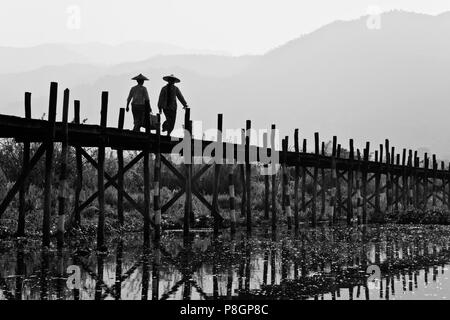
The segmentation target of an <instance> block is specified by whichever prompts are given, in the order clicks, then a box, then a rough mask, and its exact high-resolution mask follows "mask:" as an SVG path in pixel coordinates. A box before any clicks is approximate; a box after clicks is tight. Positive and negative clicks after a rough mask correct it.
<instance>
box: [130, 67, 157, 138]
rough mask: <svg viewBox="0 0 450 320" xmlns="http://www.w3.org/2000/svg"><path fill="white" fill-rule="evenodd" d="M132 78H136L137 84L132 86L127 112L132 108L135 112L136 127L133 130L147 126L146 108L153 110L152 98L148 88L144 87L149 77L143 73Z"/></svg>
mask: <svg viewBox="0 0 450 320" xmlns="http://www.w3.org/2000/svg"><path fill="white" fill-rule="evenodd" d="M131 80H136V81H137V85H135V86H134V87H132V88H131V90H130V94H129V95H128V99H127V109H126V110H127V112H128V111H129V110H130V102H131V111H132V112H133V120H134V127H133V131H140V130H141V127H144V126H145V108H149V109H150V112H152V108H151V106H150V98H149V96H148V91H147V88H146V87H144V81H146V80H148V78H147V77H145V76H143V75H142V74H141V73H140V74H139V75H137V76H136V77H134V78H132V79H131Z"/></svg>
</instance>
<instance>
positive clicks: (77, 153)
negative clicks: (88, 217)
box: [73, 100, 83, 226]
mask: <svg viewBox="0 0 450 320" xmlns="http://www.w3.org/2000/svg"><path fill="white" fill-rule="evenodd" d="M73 108H74V123H76V124H80V101H78V100H75V101H74V105H73ZM80 149H81V147H80V146H75V162H76V167H77V179H76V183H75V210H74V212H75V215H74V216H75V218H74V220H75V225H76V226H80V224H81V210H80V204H81V201H80V195H81V190H82V188H83V161H82V157H81V150H80Z"/></svg>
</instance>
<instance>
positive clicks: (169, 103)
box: [158, 74, 188, 136]
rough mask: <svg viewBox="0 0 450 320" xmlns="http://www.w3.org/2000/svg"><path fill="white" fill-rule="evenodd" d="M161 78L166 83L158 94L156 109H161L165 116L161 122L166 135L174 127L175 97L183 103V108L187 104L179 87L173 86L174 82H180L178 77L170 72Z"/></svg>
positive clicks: (175, 114)
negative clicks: (164, 119)
mask: <svg viewBox="0 0 450 320" xmlns="http://www.w3.org/2000/svg"><path fill="white" fill-rule="evenodd" d="M163 80H165V81H167V82H168V83H167V85H165V86H164V87H163V88H162V89H161V93H160V94H159V101H158V109H159V112H160V113H161V110H162V111H163V112H164V116H165V117H166V121H164V123H163V124H162V131H167V135H168V136H169V135H170V134H171V133H172V131H173V128H174V127H175V120H176V118H177V98H178V100H180V102H181V104H182V105H183V109H186V108H187V107H188V104H187V102H186V100H184V97H183V95H182V94H181V91H180V89H178V87H177V86H175V83H178V82H180V79H178V78H177V77H175V76H174V75H173V74H172V75H170V76H165V77H163Z"/></svg>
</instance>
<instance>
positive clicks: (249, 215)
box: [245, 120, 252, 234]
mask: <svg viewBox="0 0 450 320" xmlns="http://www.w3.org/2000/svg"><path fill="white" fill-rule="evenodd" d="M251 127H252V122H251V121H250V120H247V121H246V124H245V130H246V135H245V178H246V181H245V182H246V183H247V186H246V189H247V190H246V191H247V203H246V204H247V206H246V208H247V210H246V213H247V234H250V233H251V232H252V212H251V203H252V201H251V164H250V138H251V137H250V130H251Z"/></svg>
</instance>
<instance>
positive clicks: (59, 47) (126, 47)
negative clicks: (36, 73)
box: [0, 41, 227, 74]
mask: <svg viewBox="0 0 450 320" xmlns="http://www.w3.org/2000/svg"><path fill="white" fill-rule="evenodd" d="M184 54H215V55H219V54H220V55H227V54H226V53H220V52H215V51H208V50H194V49H186V48H182V47H179V46H175V45H171V44H166V43H153V42H139V41H133V42H126V43H123V44H119V45H109V44H103V43H96V42H92V43H86V44H71V43H67V44H64V43H62V44H59V43H49V44H42V45H38V46H33V47H0V74H5V73H19V72H27V71H33V70H35V69H39V68H42V67H45V66H63V65H65V64H89V65H91V64H94V65H102V66H108V65H114V64H119V63H124V62H135V61H141V60H146V59H149V58H151V57H154V56H158V55H184Z"/></svg>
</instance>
